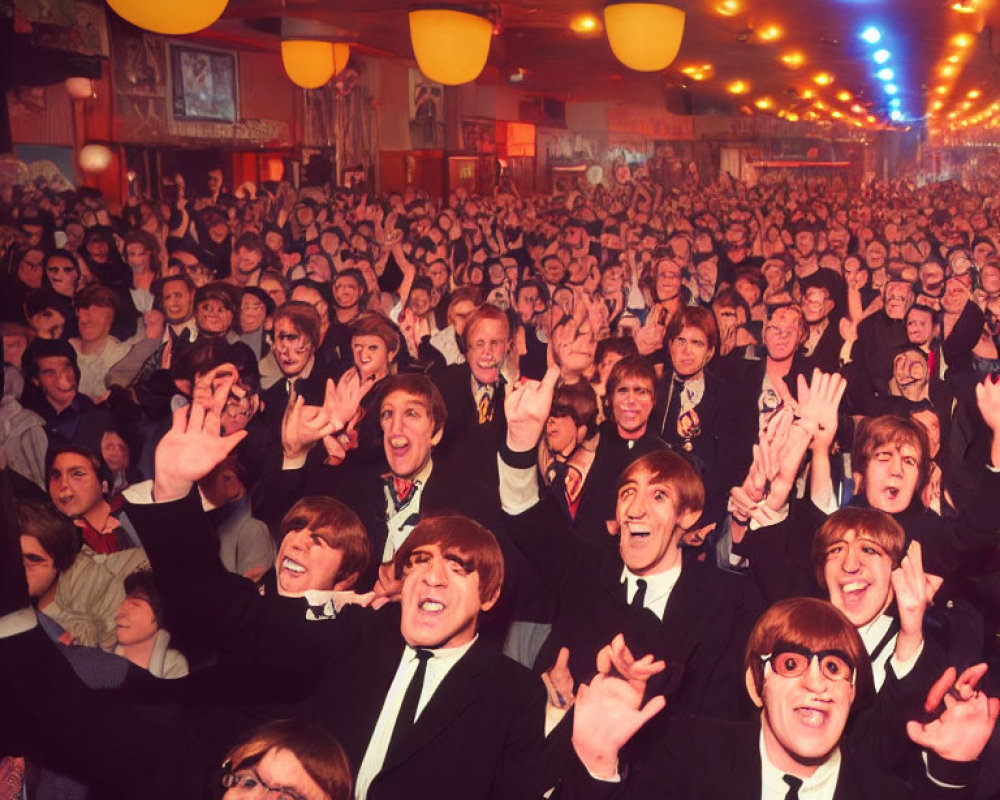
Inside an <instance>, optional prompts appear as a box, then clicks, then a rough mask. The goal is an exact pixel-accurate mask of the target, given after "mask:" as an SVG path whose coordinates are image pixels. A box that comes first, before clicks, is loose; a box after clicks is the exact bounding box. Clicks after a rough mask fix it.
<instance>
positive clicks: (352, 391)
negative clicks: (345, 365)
mask: <svg viewBox="0 0 1000 800" xmlns="http://www.w3.org/2000/svg"><path fill="white" fill-rule="evenodd" d="M374 385H375V375H374V373H370V374H368V375H365V374H363V373H360V372H358V370H356V369H349V370H347V372H345V373H344V374H343V375H342V376H341V378H340V381H338V382H337V385H336V386H334V383H333V380H332V379H328V380H327V382H326V395H325V396H324V397H323V411H324V412H325V413H326V416H327V418H328V421H329V422H330V423H331V424H332V425H333V426H334V428H333V429H334V430H335V431H339V430H341V429H342V428H345V427H347V423H348V422H350V421H351V420H352V419H354V415H355V414H357V413H358V408H360V407H361V401H362V400H363V399H364V397H365V395H366V394H368V392H370V391H371V390H372V387H373V386H374Z"/></svg>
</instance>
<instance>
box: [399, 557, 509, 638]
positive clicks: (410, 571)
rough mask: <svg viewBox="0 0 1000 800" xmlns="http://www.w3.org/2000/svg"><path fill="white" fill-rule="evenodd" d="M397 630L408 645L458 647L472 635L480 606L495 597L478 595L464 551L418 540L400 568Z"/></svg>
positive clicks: (475, 578) (488, 605)
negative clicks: (398, 629)
mask: <svg viewBox="0 0 1000 800" xmlns="http://www.w3.org/2000/svg"><path fill="white" fill-rule="evenodd" d="M400 602H401V605H402V611H403V613H402V618H401V620H400V631H401V632H402V634H403V638H404V639H405V640H406V642H407V644H409V645H411V646H412V647H429V648H433V649H437V648H448V647H461V646H462V645H464V644H468V643H469V642H470V641H472V638H473V637H474V636H475V635H476V623H477V621H478V619H479V612H480V611H488V610H489V609H490V608H492V607H493V605H494V604H495V603H496V598H495V597H494V598H491V599H489V600H486V601H485V602H484V601H483V600H481V599H480V596H479V573H478V572H476V571H475V570H474V569H472V568H471V565H470V564H469V560H468V559H467V558H466V557H465V556H464V554H462V553H460V552H458V551H456V550H451V549H448V550H445V551H443V552H442V550H441V548H440V547H438V546H437V545H434V544H427V545H422V546H420V547H418V548H416V549H415V550H414V551H413V552H412V553H411V554H410V558H409V560H408V563H407V564H406V566H405V567H404V569H403V589H402V597H401V601H400Z"/></svg>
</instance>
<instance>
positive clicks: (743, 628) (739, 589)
mask: <svg viewBox="0 0 1000 800" xmlns="http://www.w3.org/2000/svg"><path fill="white" fill-rule="evenodd" d="M507 530H508V532H509V534H510V536H511V538H512V539H513V541H514V543H515V544H516V545H517V546H518V547H519V548H521V550H522V551H523V552H524V554H525V556H526V558H527V560H528V562H529V564H531V566H532V567H533V568H534V569H535V571H536V572H537V573H538V574H540V575H543V576H544V577H545V580H546V588H547V589H548V590H549V591H551V592H552V593H553V595H554V596H555V598H556V601H557V604H558V605H557V610H556V612H555V617H554V619H553V621H552V633H551V635H550V636H549V639H548V641H547V642H546V644H545V645H544V646H543V647H542V650H541V652H540V653H539V655H538V658H537V659H536V662H535V666H536V670H538V671H543V670H547V669H548V668H549V667H551V666H552V664H553V663H554V662H555V658H556V654H557V653H558V652H559V648H560V647H567V648H569V651H570V664H569V666H570V672H571V673H572V675H573V678H574V680H575V681H578V682H588V681H589V680H590V678H591V677H592V676H593V675H594V673H595V660H596V656H597V652H598V651H599V650H600V649H601V648H602V647H603V646H604V645H606V644H607V643H608V642H610V641H611V639H612V638H613V637H614V636H615V635H617V634H618V633H624V634H625V640H626V642H627V643H628V645H629V647H630V648H631V649H632V652H634V653H636V654H642V653H653V654H654V655H655V656H656V657H657V658H662V659H664V660H666V661H667V663H668V669H667V671H666V673H665V674H664V676H663V677H662V679H659V680H657V682H656V686H657V689H656V690H655V691H658V692H667V693H668V694H669V695H670V700H669V701H668V708H669V709H670V713H671V714H673V713H691V712H694V711H698V712H701V713H710V714H720V715H726V716H737V715H739V714H740V713H741V712H742V711H744V710H745V706H744V704H743V699H742V697H741V696H740V694H738V692H737V690H738V689H739V687H740V686H741V685H742V682H741V675H742V667H741V657H742V648H743V645H744V644H745V642H746V638H747V635H748V634H749V630H750V626H751V625H752V623H753V621H754V619H755V618H756V615H757V613H758V611H759V610H760V607H759V603H758V602H757V599H756V598H757V595H756V593H755V591H754V587H753V585H752V583H751V582H750V581H749V580H747V579H746V578H745V577H744V576H741V575H735V574H733V573H725V572H722V571H721V570H719V569H717V568H716V567H715V566H714V564H709V563H704V562H701V561H698V559H697V556H695V555H694V554H693V553H692V554H688V555H686V556H685V558H684V563H683V566H682V568H681V576H680V578H679V579H678V582H677V584H676V586H675V587H674V589H673V591H672V593H671V595H670V598H669V600H668V601H667V606H666V610H665V613H664V616H663V620H662V622H661V621H660V620H659V619H657V617H656V615H655V614H653V613H652V612H651V611H648V610H646V609H642V610H637V609H634V608H632V607H631V606H629V605H628V603H627V602H626V592H625V587H624V585H623V584H622V581H621V573H622V561H621V557H620V556H619V555H618V553H617V551H615V552H608V551H605V552H603V553H600V554H598V553H597V552H596V551H594V550H593V549H591V548H589V547H587V546H585V545H584V544H583V543H581V542H580V541H579V540H578V539H577V538H576V537H575V536H574V535H573V534H572V533H570V531H569V530H568V528H567V525H566V522H565V520H564V518H563V516H562V514H561V513H560V512H559V509H558V508H557V507H556V504H555V503H554V502H553V501H552V499H551V498H548V497H546V498H543V499H542V500H541V501H539V502H538V503H537V504H535V505H534V506H533V507H531V508H530V509H528V510H527V511H525V512H523V513H521V514H518V515H516V516H512V515H508V516H507ZM608 538H609V539H610V538H611V537H608Z"/></svg>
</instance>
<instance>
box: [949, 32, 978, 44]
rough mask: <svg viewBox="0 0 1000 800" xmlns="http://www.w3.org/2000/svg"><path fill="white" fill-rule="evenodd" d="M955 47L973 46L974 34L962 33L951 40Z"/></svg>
mask: <svg viewBox="0 0 1000 800" xmlns="http://www.w3.org/2000/svg"><path fill="white" fill-rule="evenodd" d="M951 41H952V44H954V45H955V47H972V41H973V39H972V36H970V35H969V34H967V33H960V34H958V36H956V37H955V38H954V39H952V40H951Z"/></svg>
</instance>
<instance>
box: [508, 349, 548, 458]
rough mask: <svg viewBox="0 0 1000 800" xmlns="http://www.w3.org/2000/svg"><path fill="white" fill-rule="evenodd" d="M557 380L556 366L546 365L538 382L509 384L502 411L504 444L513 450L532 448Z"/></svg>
mask: <svg viewBox="0 0 1000 800" xmlns="http://www.w3.org/2000/svg"><path fill="white" fill-rule="evenodd" d="M558 380H559V369H558V367H549V369H548V371H547V372H546V373H545V377H544V378H542V379H541V380H540V381H531V380H529V381H524V382H523V383H516V384H513V385H512V386H511V388H510V391H509V392H508V393H507V396H506V397H505V398H504V402H503V410H504V414H505V415H506V417H507V446H508V447H509V448H510V449H511V450H512V451H514V452H515V453H524V452H526V451H528V450H533V449H534V448H535V446H536V445H537V444H538V442H539V440H541V438H542V432H543V431H544V430H545V421H546V420H547V419H548V418H549V411H550V410H551V409H552V395H553V393H554V392H555V388H556V382H557V381H558Z"/></svg>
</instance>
